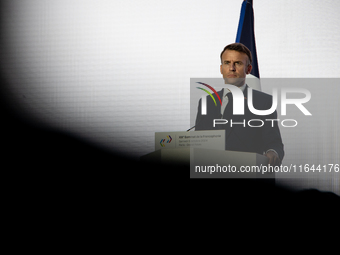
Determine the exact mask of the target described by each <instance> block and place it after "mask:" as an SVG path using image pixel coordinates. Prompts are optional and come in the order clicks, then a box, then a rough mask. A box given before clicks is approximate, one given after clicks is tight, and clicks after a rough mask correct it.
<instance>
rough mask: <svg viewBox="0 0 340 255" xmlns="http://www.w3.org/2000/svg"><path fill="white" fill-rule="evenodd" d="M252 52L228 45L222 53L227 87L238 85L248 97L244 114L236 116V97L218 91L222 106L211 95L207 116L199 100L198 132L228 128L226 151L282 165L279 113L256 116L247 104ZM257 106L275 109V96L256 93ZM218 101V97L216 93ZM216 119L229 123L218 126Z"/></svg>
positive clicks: (254, 101) (221, 68) (241, 45)
mask: <svg viewBox="0 0 340 255" xmlns="http://www.w3.org/2000/svg"><path fill="white" fill-rule="evenodd" d="M251 62H252V58H251V52H250V50H249V49H248V48H247V47H246V46H245V45H243V44H241V43H233V44H230V45H227V46H226V47H225V48H224V49H223V51H222V53H221V66H220V71H221V74H222V75H223V78H224V80H225V83H226V84H232V85H234V86H237V87H238V88H240V89H241V90H242V91H243V95H244V115H233V95H232V93H230V91H229V90H228V89H226V88H224V89H222V90H221V91H219V92H217V94H218V95H219V97H220V98H221V101H222V105H220V106H217V107H216V105H215V103H214V101H213V99H212V98H211V97H210V96H208V97H207V100H206V102H207V103H206V105H207V107H206V108H207V112H206V115H202V114H201V100H200V101H199V106H198V112H197V117H196V126H195V129H196V130H211V129H225V130H226V148H225V149H226V150H233V151H243V152H256V153H259V154H264V155H265V156H267V157H268V158H269V164H270V165H273V166H274V165H280V164H281V161H282V159H283V156H284V150H283V143H282V139H281V134H280V130H279V127H278V125H277V121H275V120H276V119H277V113H276V111H274V112H273V113H271V114H269V115H255V114H254V113H252V112H251V111H250V110H249V108H248V104H247V98H248V86H247V85H246V84H245V79H246V75H247V74H249V73H250V72H251V69H252V65H251ZM252 95H253V106H254V108H255V109H257V110H268V109H270V108H271V106H272V96H270V95H268V94H265V93H263V92H260V91H257V90H253V93H252ZM214 97H215V98H216V99H217V98H218V97H217V95H215V94H214ZM214 119H224V120H226V121H228V122H227V123H225V122H224V123H223V124H222V123H220V124H217V123H218V122H215V123H214Z"/></svg>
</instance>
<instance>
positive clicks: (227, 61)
mask: <svg viewBox="0 0 340 255" xmlns="http://www.w3.org/2000/svg"><path fill="white" fill-rule="evenodd" d="M251 68H252V66H251V65H248V56H247V54H245V53H243V52H238V51H234V50H226V51H225V52H223V54H222V64H221V67H220V70H221V74H222V75H223V78H224V80H225V82H226V83H227V84H234V85H236V86H237V87H241V86H242V85H244V83H245V78H246V75H247V74H249V73H250V72H251Z"/></svg>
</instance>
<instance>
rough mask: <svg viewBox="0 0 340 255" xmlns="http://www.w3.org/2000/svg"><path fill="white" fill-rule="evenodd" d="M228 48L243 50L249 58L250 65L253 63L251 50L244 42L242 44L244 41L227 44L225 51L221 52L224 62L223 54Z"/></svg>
mask: <svg viewBox="0 0 340 255" xmlns="http://www.w3.org/2000/svg"><path fill="white" fill-rule="evenodd" d="M226 50H234V51H238V52H242V53H245V54H247V56H248V59H249V63H248V65H251V63H252V57H251V52H250V50H249V49H248V48H247V47H246V46H245V45H244V44H242V43H232V44H229V45H227V46H225V47H224V49H223V51H222V52H221V56H220V58H221V63H222V55H223V53H224V52H225V51H226Z"/></svg>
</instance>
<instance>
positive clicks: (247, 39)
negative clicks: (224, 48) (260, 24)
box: [236, 0, 261, 90]
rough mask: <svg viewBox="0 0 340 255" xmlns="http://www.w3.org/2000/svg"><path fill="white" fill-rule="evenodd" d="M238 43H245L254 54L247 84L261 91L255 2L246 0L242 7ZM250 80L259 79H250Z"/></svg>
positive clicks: (237, 36)
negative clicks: (255, 29)
mask: <svg viewBox="0 0 340 255" xmlns="http://www.w3.org/2000/svg"><path fill="white" fill-rule="evenodd" d="M236 42H239V43H243V44H244V45H245V46H247V47H248V49H249V50H250V51H251V54H252V59H253V61H252V66H253V68H252V70H251V73H250V75H247V84H248V85H249V86H251V87H253V88H254V89H257V90H261V84H260V81H259V79H260V73H259V67H258V62H257V54H256V43H255V33H254V10H253V0H244V1H243V3H242V7H241V14H240V21H239V23H238V29H237V35H236ZM248 78H257V79H256V80H255V79H248Z"/></svg>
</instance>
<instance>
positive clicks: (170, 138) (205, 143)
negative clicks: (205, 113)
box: [140, 130, 275, 178]
mask: <svg viewBox="0 0 340 255" xmlns="http://www.w3.org/2000/svg"><path fill="white" fill-rule="evenodd" d="M224 135H225V131H224V130H214V131H192V132H190V133H189V132H158V133H155V151H154V152H151V153H149V154H146V155H144V156H142V157H140V160H141V161H143V162H154V163H158V164H162V165H172V166H174V167H176V166H183V167H187V168H190V178H275V172H274V171H269V169H268V161H269V159H268V158H267V157H265V156H263V155H260V154H257V153H253V152H239V151H227V150H224V148H225V138H224ZM171 143H173V144H172V145H171V146H167V145H170V144H171Z"/></svg>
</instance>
